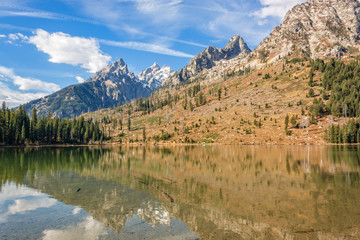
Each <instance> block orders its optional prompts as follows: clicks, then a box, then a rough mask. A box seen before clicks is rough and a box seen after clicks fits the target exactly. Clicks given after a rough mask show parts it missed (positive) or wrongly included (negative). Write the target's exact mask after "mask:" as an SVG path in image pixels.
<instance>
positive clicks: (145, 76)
mask: <svg viewBox="0 0 360 240" xmlns="http://www.w3.org/2000/svg"><path fill="white" fill-rule="evenodd" d="M173 74H174V70H172V69H171V68H170V67H168V66H166V65H165V66H163V67H162V68H160V66H159V65H158V64H157V63H154V64H153V65H152V66H151V67H149V68H147V69H145V70H143V71H141V73H140V74H139V75H138V79H139V81H141V82H143V83H144V84H145V85H146V86H147V87H149V88H150V89H151V90H152V91H154V90H155V89H158V88H159V87H161V85H162V84H163V82H164V81H165V80H166V79H167V78H169V77H170V76H172V75H173Z"/></svg>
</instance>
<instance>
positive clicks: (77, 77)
mask: <svg viewBox="0 0 360 240" xmlns="http://www.w3.org/2000/svg"><path fill="white" fill-rule="evenodd" d="M75 79H76V81H78V83H84V82H85V79H84V78H82V77H80V76H76V77H75Z"/></svg>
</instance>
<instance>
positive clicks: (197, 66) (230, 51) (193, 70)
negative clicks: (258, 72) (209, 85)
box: [164, 35, 251, 86]
mask: <svg viewBox="0 0 360 240" xmlns="http://www.w3.org/2000/svg"><path fill="white" fill-rule="evenodd" d="M250 52H251V50H250V49H249V47H248V46H247V44H246V43H245V41H244V39H243V38H242V37H240V36H239V35H235V36H233V37H232V38H231V39H230V41H229V43H228V44H227V45H226V46H225V47H224V48H221V49H220V50H218V49H217V48H216V47H214V46H210V47H208V48H207V49H205V50H203V51H202V52H200V53H198V54H197V55H196V56H195V57H194V58H192V59H191V60H190V62H189V64H188V65H186V66H185V67H184V68H182V69H180V70H179V71H177V72H176V73H175V74H174V75H173V76H172V77H170V78H169V79H167V80H166V81H165V83H164V84H165V85H166V86H169V85H170V86H171V85H177V84H180V83H183V82H186V81H188V80H190V79H191V78H193V77H196V76H197V75H198V74H199V73H200V72H202V71H203V70H204V69H211V68H212V67H214V66H215V65H216V62H219V61H220V60H230V59H233V58H235V57H246V56H247V55H248V54H250Z"/></svg>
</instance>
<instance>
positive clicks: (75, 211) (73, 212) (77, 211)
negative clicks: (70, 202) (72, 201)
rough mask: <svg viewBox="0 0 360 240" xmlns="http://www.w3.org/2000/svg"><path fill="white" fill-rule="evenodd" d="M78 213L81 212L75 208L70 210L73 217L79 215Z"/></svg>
mask: <svg viewBox="0 0 360 240" xmlns="http://www.w3.org/2000/svg"><path fill="white" fill-rule="evenodd" d="M80 211H81V208H79V207H76V208H74V209H73V210H72V214H73V215H77V214H79V213H80Z"/></svg>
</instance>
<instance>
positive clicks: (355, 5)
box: [254, 0, 360, 62]
mask: <svg viewBox="0 0 360 240" xmlns="http://www.w3.org/2000/svg"><path fill="white" fill-rule="evenodd" d="M359 33H360V2H359V0H308V1H307V2H305V3H303V4H299V5H296V6H295V7H294V8H293V9H291V10H290V11H289V12H288V13H287V14H286V16H285V18H284V21H283V23H282V24H281V25H280V26H278V27H276V28H275V29H274V30H273V31H272V33H271V34H270V35H269V36H268V37H267V38H266V39H265V40H264V41H263V42H262V43H261V44H260V45H259V46H258V47H257V48H256V50H255V52H254V53H255V54H256V55H257V57H258V58H260V59H261V60H262V62H266V61H267V62H269V61H274V60H276V59H279V58H281V57H284V56H287V55H289V54H292V53H294V52H298V53H300V55H302V56H308V57H311V58H323V57H338V56H342V55H344V54H345V53H354V52H358V51H359V47H360V46H359V39H360V36H359Z"/></svg>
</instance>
